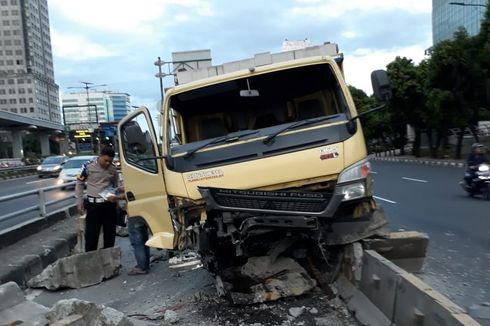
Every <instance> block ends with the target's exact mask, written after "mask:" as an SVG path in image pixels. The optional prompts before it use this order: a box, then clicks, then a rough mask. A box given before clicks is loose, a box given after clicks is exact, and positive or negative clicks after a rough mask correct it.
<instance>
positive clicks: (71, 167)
mask: <svg viewBox="0 0 490 326" xmlns="http://www.w3.org/2000/svg"><path fill="white" fill-rule="evenodd" d="M95 159H97V156H93V155H90V156H74V157H72V158H70V159H68V160H67V161H66V162H65V163H64V164H63V168H62V170H61V172H60V175H59V177H58V184H59V185H61V184H65V183H69V182H72V181H75V180H76V179H77V176H78V175H79V174H80V171H81V169H82V166H83V165H84V164H85V163H88V162H90V161H93V160H95ZM64 188H66V187H63V189H64Z"/></svg>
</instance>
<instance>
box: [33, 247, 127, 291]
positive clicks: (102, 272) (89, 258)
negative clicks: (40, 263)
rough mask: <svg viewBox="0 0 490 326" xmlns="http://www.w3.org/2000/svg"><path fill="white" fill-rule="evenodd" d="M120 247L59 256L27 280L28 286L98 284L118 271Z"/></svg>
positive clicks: (56, 287)
mask: <svg viewBox="0 0 490 326" xmlns="http://www.w3.org/2000/svg"><path fill="white" fill-rule="evenodd" d="M120 265H121V249H120V248H107V249H101V250H97V251H90V252H86V253H81V254H76V255H73V256H69V257H65V258H61V259H59V260H58V261H56V262H55V263H53V264H51V265H49V266H48V267H46V268H45V269H44V270H43V272H42V273H41V274H39V275H37V276H36V277H34V278H32V279H31V280H29V282H28V283H27V284H28V286H30V287H33V288H38V287H45V288H47V289H48V290H56V289H60V288H75V289H78V288H82V287H87V286H91V285H95V284H99V283H100V282H102V281H103V280H105V279H109V278H111V277H113V276H114V275H117V274H118V273H119V268H120Z"/></svg>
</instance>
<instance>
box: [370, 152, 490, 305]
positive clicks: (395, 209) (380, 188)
mask: <svg viewBox="0 0 490 326" xmlns="http://www.w3.org/2000/svg"><path fill="white" fill-rule="evenodd" d="M373 171H374V173H373V177H374V181H375V182H374V185H375V186H374V187H375V194H376V197H377V202H378V203H380V204H382V206H383V207H384V208H385V212H386V214H387V216H388V218H389V220H390V224H391V227H392V229H394V230H396V229H404V230H416V231H420V232H425V233H427V234H428V235H429V237H430V241H429V249H428V253H427V259H426V264H425V267H424V269H423V273H421V274H420V275H419V276H420V277H421V278H422V279H423V280H425V281H426V282H427V283H428V284H429V285H431V286H432V287H434V288H435V289H436V290H438V291H439V292H442V293H443V294H444V295H446V296H448V297H449V298H451V299H452V300H453V301H454V302H456V303H457V304H458V305H460V306H462V307H464V308H468V307H470V306H471V305H473V304H478V303H483V302H490V202H489V201H484V200H483V199H481V198H471V197H469V196H468V195H467V194H466V193H465V192H464V191H463V189H462V188H461V187H460V186H459V184H458V182H459V181H460V179H461V177H462V175H463V171H464V170H463V169H462V168H456V167H440V166H439V167H438V166H430V165H419V164H413V163H395V162H383V161H375V162H373Z"/></svg>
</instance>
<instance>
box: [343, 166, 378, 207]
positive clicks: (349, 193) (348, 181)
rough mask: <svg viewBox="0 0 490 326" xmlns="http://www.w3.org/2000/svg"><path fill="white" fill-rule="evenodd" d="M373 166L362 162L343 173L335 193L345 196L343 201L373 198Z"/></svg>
mask: <svg viewBox="0 0 490 326" xmlns="http://www.w3.org/2000/svg"><path fill="white" fill-rule="evenodd" d="M370 170H371V164H370V163H369V162H368V161H367V160H362V161H360V162H358V163H356V164H354V165H352V166H350V167H348V168H346V169H345V170H344V171H342V172H341V173H340V174H339V178H338V180H337V187H336V189H335V192H336V193H337V194H341V195H343V199H342V201H348V200H353V199H358V198H363V197H368V196H371V194H372V180H371V178H370V177H369V171H370Z"/></svg>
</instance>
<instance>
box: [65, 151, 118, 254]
mask: <svg viewBox="0 0 490 326" xmlns="http://www.w3.org/2000/svg"><path fill="white" fill-rule="evenodd" d="M114 156H115V152H114V150H113V149H112V148H111V147H105V148H103V149H102V150H101V152H100V155H99V156H98V157H97V159H96V160H94V161H92V162H89V163H87V164H84V166H83V167H82V170H81V172H80V175H79V176H78V177H77V182H76V186H75V198H76V200H77V208H78V213H79V214H80V215H83V214H84V213H85V210H86V211H87V215H86V218H85V251H86V252H87V251H92V250H97V244H98V240H99V233H100V228H101V227H102V228H103V231H104V248H110V247H113V246H114V242H115V239H116V221H117V201H118V200H120V199H124V194H120V195H116V193H115V191H114V189H117V187H118V172H117V169H116V167H115V166H114V165H113V164H112V161H113V159H114ZM84 185H86V186H87V190H86V193H87V198H86V199H85V200H84V198H83V190H84ZM107 189H112V190H113V191H112V192H113V193H112V194H109V196H104V197H105V198H104V197H102V195H101V194H103V193H104V191H105V190H107Z"/></svg>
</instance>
